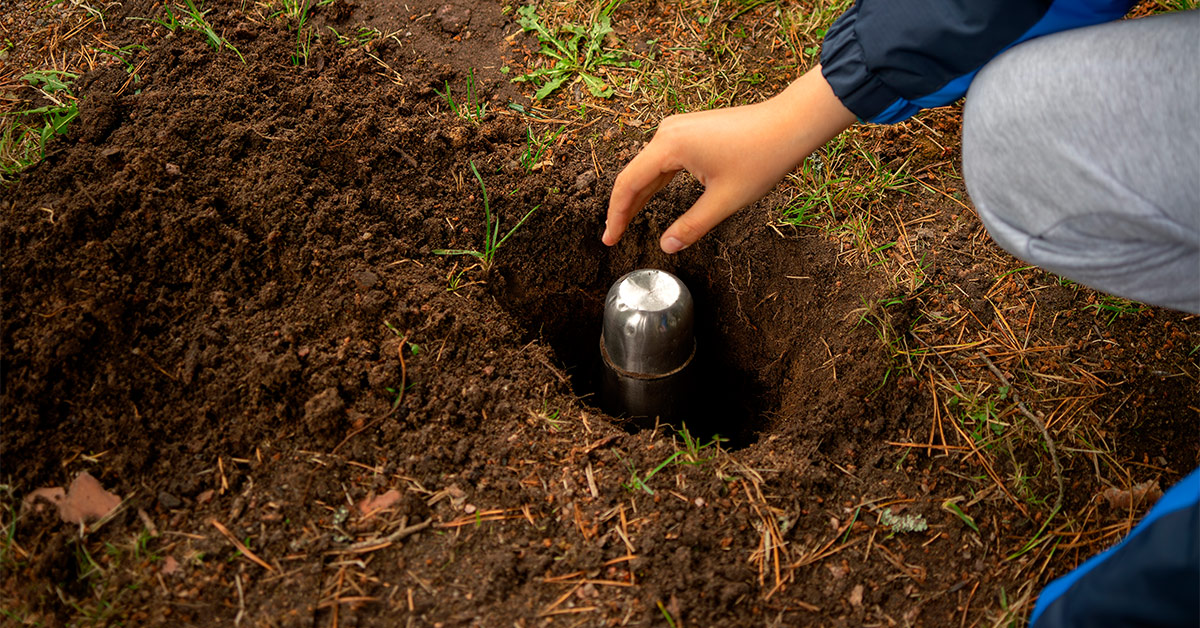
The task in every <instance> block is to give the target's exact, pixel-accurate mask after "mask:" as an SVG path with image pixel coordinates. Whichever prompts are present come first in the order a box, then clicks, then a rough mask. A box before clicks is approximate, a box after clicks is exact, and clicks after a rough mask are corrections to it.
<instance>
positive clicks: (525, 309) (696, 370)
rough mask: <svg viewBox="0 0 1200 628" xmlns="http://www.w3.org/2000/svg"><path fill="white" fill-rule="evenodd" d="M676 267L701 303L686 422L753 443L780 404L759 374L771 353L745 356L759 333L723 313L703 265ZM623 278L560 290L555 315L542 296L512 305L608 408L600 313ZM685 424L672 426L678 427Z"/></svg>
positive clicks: (598, 404)
mask: <svg viewBox="0 0 1200 628" xmlns="http://www.w3.org/2000/svg"><path fill="white" fill-rule="evenodd" d="M670 271H671V272H673V273H674V274H675V275H676V276H678V277H679V278H680V279H681V280H682V281H683V282H684V284H686V285H687V286H688V289H689V290H690V291H691V293H692V298H693V300H694V302H695V307H696V311H695V324H696V327H695V333H696V357H695V361H694V363H693V365H692V367H691V368H692V369H693V371H692V380H691V383H690V387H691V390H690V391H687V393H686V396H687V397H689V398H690V399H692V400H693V401H694V403H693V404H692V407H691V408H688V409H687V410H686V416H687V417H690V418H685V419H682V420H681V423H682V424H685V425H686V426H687V429H688V431H689V432H690V433H691V435H692V436H693V437H696V438H699V439H701V441H702V443H707V442H708V440H709V439H710V438H712V437H713V436H716V435H720V436H721V437H722V438H724V439H726V442H725V443H724V445H723V446H724V447H725V448H726V449H737V448H741V447H745V446H747V445H750V444H752V443H754V442H755V441H756V440H757V439H758V434H759V433H760V432H761V431H762V429H763V428H764V427H766V424H767V422H768V417H769V415H770V414H771V413H773V412H775V411H776V410H778V406H779V393H778V391H777V390H776V387H775V386H767V383H766V382H763V381H761V378H760V376H759V373H758V367H759V366H761V365H760V364H758V363H759V362H765V360H761V359H747V358H746V356H745V355H744V354H745V350H744V347H743V346H742V345H743V344H745V343H746V341H747V334H751V333H755V332H754V331H753V330H750V329H747V328H745V327H744V326H741V325H737V324H736V321H732V320H725V318H724V317H722V316H721V312H722V311H723V310H722V308H721V305H722V304H723V302H724V301H725V300H726V299H724V298H723V297H724V296H725V295H722V294H721V293H714V292H713V290H712V289H711V287H710V285H709V283H708V280H707V278H706V276H705V274H704V272H703V271H697V272H694V273H693V272H689V270H688V269H686V268H680V269H670ZM618 277H619V276H618V275H614V276H612V277H605V281H604V283H603V285H599V286H595V285H593V286H587V287H585V288H584V289H583V290H575V291H573V292H572V293H570V294H566V295H562V294H559V295H556V296H555V299H556V300H557V301H558V302H559V303H560V307H556V308H555V309H554V313H553V314H547V313H546V312H545V311H544V310H543V309H542V308H540V307H539V306H538V304H537V303H530V302H526V303H524V304H518V303H508V304H507V305H508V307H509V310H510V311H511V312H512V313H513V314H515V315H516V316H517V317H518V318H519V319H520V320H521V322H522V323H523V324H524V325H525V328H526V329H527V330H529V332H530V334H531V335H532V336H533V337H536V338H540V339H542V340H543V341H545V342H548V343H549V344H550V346H551V348H552V349H554V352H555V354H556V356H557V358H558V362H559V365H560V366H561V367H562V368H563V369H565V370H566V372H567V374H568V375H570V378H571V386H572V389H573V390H574V392H575V394H576V395H577V396H579V397H580V399H581V400H582V401H583V402H584V403H585V404H587V405H589V406H591V407H592V408H593V409H595V410H597V411H601V412H604V411H605V409H604V408H605V404H604V403H603V400H602V399H601V387H602V370H601V369H602V368H603V367H602V360H601V358H600V329H601V319H602V316H603V309H604V297H605V295H606V294H607V292H608V288H609V286H610V285H611V283H612V282H613V281H616V279H617V278H618ZM725 310H726V311H728V310H729V308H725ZM564 312H568V313H570V314H567V315H564V314H563V313H564ZM608 414H610V416H612V413H608ZM614 418H616V419H618V421H619V422H620V423H621V425H622V426H623V427H624V428H625V429H627V430H629V431H631V432H634V431H637V430H639V429H643V428H645V427H647V424H646V422H644V421H641V420H638V421H630V420H624V419H623V418H622V417H619V416H614ZM682 424H681V425H672V427H673V428H675V429H676V430H678V429H681V428H682V427H683V425H682ZM651 425H652V423H651Z"/></svg>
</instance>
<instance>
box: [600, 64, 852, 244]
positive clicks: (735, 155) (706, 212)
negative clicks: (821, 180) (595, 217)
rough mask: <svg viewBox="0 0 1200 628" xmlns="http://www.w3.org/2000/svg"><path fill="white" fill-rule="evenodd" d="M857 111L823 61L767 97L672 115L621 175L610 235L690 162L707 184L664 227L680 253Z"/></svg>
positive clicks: (611, 238) (611, 240)
mask: <svg viewBox="0 0 1200 628" xmlns="http://www.w3.org/2000/svg"><path fill="white" fill-rule="evenodd" d="M854 119H855V118H854V114H852V113H850V111H849V110H847V109H846V108H845V107H844V106H842V103H841V102H840V101H839V100H838V99H837V97H836V96H834V94H833V91H832V90H831V89H830V88H829V85H828V83H826V82H825V77H823V76H821V69H820V66H818V67H816V68H814V69H812V70H810V71H808V72H807V73H805V74H804V76H801V77H800V78H799V79H797V80H796V81H795V82H793V83H792V84H791V85H790V86H788V88H787V89H786V90H784V91H783V92H782V93H780V94H779V95H777V96H775V97H774V98H772V99H770V100H767V101H765V102H761V103H757V104H754V105H747V106H743V107H732V108H728V109H715V110H712V111H701V112H697V113H688V114H683V115H677V116H671V117H669V118H666V119H664V120H663V121H662V122H661V123H660V124H659V127H658V132H657V133H655V135H654V139H653V140H651V141H650V143H649V144H647V145H646V147H645V148H644V149H643V150H642V152H641V153H639V154H638V155H637V156H636V157H634V158H633V160H632V161H630V162H629V164H628V165H627V166H625V169H624V170H622V171H621V173H620V174H619V175H617V180H616V182H615V183H614V185H613V191H612V196H611V197H610V198H609V202H608V219H607V221H606V223H605V230H604V236H603V237H602V239H603V241H604V243H605V244H607V245H609V246H612V245H613V244H616V243H617V241H618V240H620V239H621V235H622V234H623V233H625V228H626V227H627V226H628V225H629V221H630V220H632V219H633V216H634V215H635V214H637V213H638V212H639V211H641V210H642V208H643V207H645V205H646V202H647V201H648V200H650V197H651V196H653V195H654V194H655V192H658V191H659V190H661V189H662V188H663V187H665V186H666V185H667V183H670V181H671V179H673V178H674V177H675V174H676V173H678V172H679V171H680V170H687V171H688V172H690V173H692V175H693V176H695V177H696V179H697V180H699V181H700V183H701V184H702V185H703V186H704V188H705V189H704V193H703V194H702V195H701V196H700V199H699V200H697V201H696V204H695V205H692V208H691V209H690V210H688V211H687V212H686V213H684V214H683V215H682V216H680V217H679V219H678V220H676V221H675V222H674V223H673V224H672V225H671V226H670V227H668V228H667V230H666V231H665V232H664V233H663V234H662V237H661V239H660V241H659V245H660V246H662V249H663V250H664V251H666V252H667V253H676V252H678V251H680V250H682V249H684V248H686V247H687V246H689V245H691V244H692V243H694V242H696V241H697V240H699V239H700V237H701V236H703V235H704V234H706V233H708V232H709V231H710V230H711V229H712V228H713V227H715V226H717V224H719V223H720V222H721V221H723V220H725V219H726V218H728V217H729V216H730V215H731V214H733V212H735V211H737V210H738V209H741V208H742V207H745V206H746V205H749V204H751V203H753V202H754V201H757V200H758V199H760V198H762V197H763V196H764V195H765V194H766V193H767V192H769V191H770V190H771V188H772V187H774V186H775V184H777V183H779V181H780V180H782V179H783V177H784V176H786V175H787V173H789V172H791V171H792V170H793V169H794V168H795V167H796V166H797V165H798V164H799V163H800V162H801V161H802V160H803V159H804V158H805V157H807V156H808V155H809V154H810V153H812V151H813V150H815V149H816V148H818V147H819V146H821V145H822V144H824V143H825V142H826V141H828V140H829V139H830V138H832V137H834V136H835V135H837V134H838V133H840V132H841V131H842V130H844V129H845V128H846V127H848V126H850V124H851V123H853V122H854Z"/></svg>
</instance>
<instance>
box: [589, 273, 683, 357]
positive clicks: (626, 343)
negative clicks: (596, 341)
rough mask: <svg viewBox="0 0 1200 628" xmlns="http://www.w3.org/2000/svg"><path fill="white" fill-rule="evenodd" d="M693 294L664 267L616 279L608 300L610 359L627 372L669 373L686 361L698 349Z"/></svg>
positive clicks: (607, 348) (607, 349)
mask: <svg viewBox="0 0 1200 628" xmlns="http://www.w3.org/2000/svg"><path fill="white" fill-rule="evenodd" d="M693 317H694V313H693V303H692V293H691V292H690V291H689V290H688V288H687V286H685V285H684V284H683V282H682V281H680V280H679V278H678V277H676V276H675V275H672V274H671V273H669V272H667V271H665V270H657V269H653V268H643V269H640V270H635V271H633V272H631V273H629V274H627V275H625V276H624V277H621V278H620V279H618V280H617V282H616V283H614V284H613V285H612V287H611V288H609V290H608V296H607V298H606V299H605V304H604V326H603V332H602V335H601V341H602V342H603V344H604V350H605V352H606V354H607V355H606V358H607V360H608V361H609V362H610V363H611V364H612V366H615V367H617V368H619V369H621V370H623V371H627V372H630V373H635V374H639V375H647V376H654V375H664V374H667V373H670V372H672V371H674V370H676V369H678V368H680V367H682V366H683V365H684V364H686V363H687V361H688V360H689V359H690V358H691V356H692V353H693V351H694V349H695V340H694V337H693Z"/></svg>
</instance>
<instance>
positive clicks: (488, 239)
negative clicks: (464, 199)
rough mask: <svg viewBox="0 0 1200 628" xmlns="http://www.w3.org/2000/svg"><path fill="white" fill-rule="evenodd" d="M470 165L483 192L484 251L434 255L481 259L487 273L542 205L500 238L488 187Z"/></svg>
mask: <svg viewBox="0 0 1200 628" xmlns="http://www.w3.org/2000/svg"><path fill="white" fill-rule="evenodd" d="M470 165H471V172H472V173H473V174H474V175H475V179H476V180H477V181H479V189H480V190H481V191H482V192H483V250H482V251H476V250H471V249H435V250H434V251H433V253H434V255H470V256H471V257H475V258H477V259H479V262H480V264H481V265H482V266H483V270H484V272H486V271H487V270H488V269H490V268H491V267H492V264H493V263H494V262H495V260H496V251H497V250H499V249H500V246H501V245H503V244H504V243H505V242H506V241H508V239H509V238H510V237H512V234H514V233H516V232H517V229H520V228H521V225H523V224H525V221H526V220H529V217H530V216H532V215H533V212H535V211H537V210H538V207H540V205H539V206H538V207H534V208H533V209H531V210H529V212H527V213H526V214H525V215H524V216H522V217H521V220H519V221H517V224H516V225H515V226H513V228H512V229H510V230H509V231H508V233H506V234H504V237H503V238H502V237H500V217H499V216H496V217H495V219H494V220H493V217H492V208H491V204H490V203H489V202H488V193H487V186H485V185H484V184H483V177H481V176H480V175H479V170H478V169H476V168H475V162H473V161H472V162H470Z"/></svg>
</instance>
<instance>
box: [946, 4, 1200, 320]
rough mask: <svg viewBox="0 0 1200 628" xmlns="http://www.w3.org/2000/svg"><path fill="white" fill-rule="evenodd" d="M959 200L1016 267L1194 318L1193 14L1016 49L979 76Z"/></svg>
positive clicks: (1197, 84)
mask: <svg viewBox="0 0 1200 628" xmlns="http://www.w3.org/2000/svg"><path fill="white" fill-rule="evenodd" d="M963 171H964V175H965V177H966V182H967V190H968V192H970V194H971V199H972V200H973V201H974V203H975V207H976V208H977V209H978V210H979V216H980V218H981V219H982V220H983V223H984V225H985V226H986V227H987V229H988V232H989V233H991V235H992V237H993V238H995V240H996V241H997V242H998V243H1000V245H1001V246H1003V247H1004V248H1005V249H1007V250H1008V251H1010V252H1011V253H1012V254H1013V255H1016V256H1017V257H1020V258H1022V259H1024V260H1026V261H1028V262H1031V263H1033V264H1037V265H1038V266H1041V267H1043V268H1046V269H1047V270H1050V271H1053V272H1056V273H1059V274H1061V275H1064V276H1066V277H1069V278H1071V279H1073V280H1075V281H1078V282H1079V283H1082V284H1085V285H1088V286H1091V287H1093V288H1096V289H1098V290H1103V291H1105V292H1110V293H1113V294H1116V295H1120V296H1123V297H1127V298H1130V299H1136V300H1138V301H1143V302H1146V303H1151V304H1155V305H1163V306H1167V307H1171V308H1175V309H1179V310H1184V311H1188V312H1192V313H1200V12H1198V11H1187V12H1180V13H1172V14H1168V15H1162V16H1155V17H1149V18H1144V19H1138V20H1126V21H1121V22H1114V23H1110V24H1103V25H1100V26H1093V27H1089V28H1081V29H1077V30H1072V31H1067V32H1064V33H1059V34H1056V35H1051V36H1047V37H1042V38H1039V39H1034V40H1031V41H1029V42H1026V43H1023V44H1020V45H1018V46H1016V47H1014V48H1013V49H1012V50H1009V51H1008V52H1006V53H1004V54H1002V55H1000V56H999V57H997V58H996V59H995V60H993V61H992V62H991V63H989V64H987V66H986V67H984V68H983V70H982V71H981V72H980V73H979V75H978V76H977V77H976V79H975V82H974V83H973V84H972V85H971V89H970V91H969V92H968V94H967V104H966V110H965V114H964V123H963Z"/></svg>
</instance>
